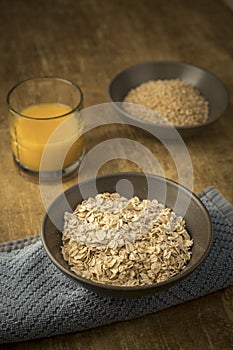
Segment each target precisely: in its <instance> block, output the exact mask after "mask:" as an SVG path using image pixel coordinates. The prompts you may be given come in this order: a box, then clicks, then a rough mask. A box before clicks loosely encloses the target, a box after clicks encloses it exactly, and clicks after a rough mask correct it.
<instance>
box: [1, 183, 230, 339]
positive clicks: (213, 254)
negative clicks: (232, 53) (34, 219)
mask: <svg viewBox="0 0 233 350" xmlns="http://www.w3.org/2000/svg"><path fill="white" fill-rule="evenodd" d="M199 197H200V198H201V200H202V202H203V203H204V204H205V205H206V207H207V209H208V210H209V213H210V216H211V218H212V223H213V227H214V240H213V245H212V247H211V249H210V252H209V254H208V256H207V258H206V259H205V261H204V262H203V263H202V264H201V266H199V267H198V268H197V269H196V270H195V271H194V272H193V273H192V274H191V275H190V276H189V277H188V278H186V279H185V280H183V281H182V282H180V283H179V284H177V285H176V286H173V287H171V288H170V289H167V290H165V291H162V292H159V293H157V294H154V295H151V296H144V297H140V298H138V297H137V298H113V297H103V296H99V295H97V294H95V293H94V292H91V291H88V290H86V289H84V288H82V287H81V286H79V285H78V284H77V283H76V282H74V281H72V280H71V279H69V278H67V277H66V276H65V275H63V274H62V272H60V270H58V269H57V268H56V267H55V266H54V265H53V264H52V263H51V261H50V260H49V258H48V257H47V256H46V254H45V251H44V248H43V246H42V243H41V240H40V237H39V236H34V237H31V238H27V239H24V240H19V241H15V242H9V243H2V244H0V293H1V298H0V343H6V342H14V341H19V340H28V339H32V338H41V337H48V336H54V335H58V334H64V333H68V332H77V331H82V330H86V329H90V328H93V327H97V326H102V325H106V324H109V323H112V322H116V321H123V320H129V319H133V318H136V317H139V316H143V315H147V314H149V313H152V312H156V311H159V310H162V309H165V308H168V307H171V306H173V305H177V304H179V303H182V302H185V301H188V300H192V299H194V298H197V297H199V296H203V295H205V294H208V293H211V292H214V291H216V290H218V289H221V288H224V287H227V286H229V285H231V284H233V269H232V267H233V207H232V206H231V204H230V203H228V202H227V201H226V200H225V199H224V198H223V197H222V195H221V194H220V193H218V191H217V190H216V189H215V188H213V187H209V188H207V189H206V190H205V191H203V192H202V193H201V194H200V195H199Z"/></svg>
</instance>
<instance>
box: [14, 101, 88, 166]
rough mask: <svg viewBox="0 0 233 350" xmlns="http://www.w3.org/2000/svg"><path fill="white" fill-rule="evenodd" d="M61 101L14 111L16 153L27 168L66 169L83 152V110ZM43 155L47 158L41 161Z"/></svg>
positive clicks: (15, 155) (18, 160)
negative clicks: (77, 109)
mask: <svg viewBox="0 0 233 350" xmlns="http://www.w3.org/2000/svg"><path fill="white" fill-rule="evenodd" d="M70 112H71V108H70V107H69V106H66V105H63V104H59V103H41V104H36V105H32V106H29V107H27V108H25V109H23V110H21V111H20V116H19V117H17V116H16V115H14V114H13V113H12V112H11V114H10V118H9V120H10V133H11V138H12V149H13V154H14V157H15V159H16V161H17V162H19V163H20V164H21V165H23V166H24V167H25V168H27V169H29V170H32V171H35V172H39V171H43V172H50V171H57V170H60V169H64V168H66V167H69V166H70V165H72V164H74V163H75V162H76V161H77V160H78V159H79V158H80V157H81V155H82V153H83V138H82V137H80V135H81V132H82V125H81V123H80V120H79V117H80V116H79V112H73V113H70ZM42 156H43V161H42V162H41V159H42Z"/></svg>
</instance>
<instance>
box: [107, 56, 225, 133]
mask: <svg viewBox="0 0 233 350" xmlns="http://www.w3.org/2000/svg"><path fill="white" fill-rule="evenodd" d="M158 79H161V80H163V79H180V80H183V81H185V82H187V83H190V84H191V85H192V86H193V87H195V88H197V89H198V90H199V91H200V92H201V94H202V95H203V96H204V97H205V98H206V100H207V101H208V102H209V117H208V120H207V122H206V123H203V124H200V125H194V126H183V127H176V129H177V130H178V131H179V133H180V134H181V135H182V136H183V135H189V134H192V133H193V132H197V131H199V130H200V129H201V128H203V127H205V126H207V125H209V124H210V123H213V122H214V121H216V120H217V119H218V118H219V117H220V116H221V115H222V114H223V112H224V110H225V109H226V107H227V105H228V93H227V91H226V88H225V87H224V86H223V84H222V82H221V81H220V80H219V79H218V78H217V77H216V76H215V75H213V74H212V73H209V72H207V71H206V70H204V69H202V68H199V67H196V66H193V65H191V64H187V63H182V62H176V61H171V62H170V61H161V62H160V61H158V62H147V63H142V64H138V65H135V66H132V67H129V68H126V69H125V70H123V71H121V72H120V73H118V74H117V75H116V76H115V77H114V78H113V79H112V80H111V82H110V85H109V90H108V93H109V97H110V100H111V101H112V102H114V103H115V102H123V100H124V98H125V97H126V95H127V93H128V92H129V91H130V90H131V89H134V88H135V87H137V86H138V85H140V84H142V83H143V82H146V81H148V80H158ZM114 105H115V107H116V108H117V110H118V111H119V112H120V114H121V116H122V117H123V119H124V120H125V121H126V122H133V124H134V125H136V126H138V127H142V128H143V129H144V128H145V126H147V127H148V128H146V129H147V130H148V131H153V128H158V125H156V124H154V123H148V122H145V121H142V120H139V119H138V118H135V117H133V116H131V115H129V114H127V113H125V112H124V111H123V110H122V108H119V104H118V105H117V104H114ZM159 129H161V132H162V131H163V130H164V129H165V130H166V126H159Z"/></svg>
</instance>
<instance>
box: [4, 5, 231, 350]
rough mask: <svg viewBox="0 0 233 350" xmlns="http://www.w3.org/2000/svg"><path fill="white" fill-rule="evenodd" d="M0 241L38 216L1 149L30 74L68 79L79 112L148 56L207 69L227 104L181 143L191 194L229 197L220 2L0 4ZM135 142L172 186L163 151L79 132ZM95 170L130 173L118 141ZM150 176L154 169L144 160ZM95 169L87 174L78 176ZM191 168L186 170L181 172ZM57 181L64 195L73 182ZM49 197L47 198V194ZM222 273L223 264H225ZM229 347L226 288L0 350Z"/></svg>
mask: <svg viewBox="0 0 233 350" xmlns="http://www.w3.org/2000/svg"><path fill="white" fill-rule="evenodd" d="M0 30H1V36H0V77H1V80H0V81H1V83H0V164H1V172H0V199H1V202H0V211H1V220H0V232H1V236H0V240H1V241H2V242H3V241H8V240H13V239H17V238H21V237H26V236H30V235H34V234H37V233H38V232H39V231H40V224H41V221H42V218H43V215H44V213H45V207H44V204H43V201H42V199H41V193H40V186H39V185H38V184H36V183H33V182H30V181H27V180H25V178H23V177H22V176H21V175H20V174H19V171H18V169H17V168H16V167H15V165H14V163H13V160H12V155H11V147H10V136H9V130H8V120H7V107H6V95H7V92H8V91H9V89H10V88H11V87H12V85H14V84H15V83H17V82H19V81H21V80H23V79H27V78H29V77H33V76H40V75H55V76H61V77H64V78H67V79H71V80H73V81H74V82H75V83H76V84H78V85H79V86H80V87H81V88H82V90H83V92H84V104H85V107H90V106H92V105H96V104H100V103H103V102H108V101H109V100H108V94H107V90H108V85H109V82H110V80H111V79H112V77H113V76H114V75H115V74H116V73H118V72H119V71H120V70H122V69H124V68H126V67H128V66H130V65H133V64H137V63H142V62H145V61H152V60H178V61H182V62H187V63H191V64H194V65H197V66H200V67H202V68H204V69H207V70H209V71H210V72H212V73H214V74H215V75H216V76H218V78H220V79H221V80H222V81H223V83H224V85H225V86H226V88H227V90H228V92H229V96H230V105H229V107H228V108H227V110H226V111H225V112H224V115H223V116H222V117H221V118H220V119H219V121H217V122H216V123H215V124H213V125H211V126H209V127H208V128H206V130H205V131H203V132H202V133H200V134H195V135H192V136H189V137H187V138H185V144H186V146H187V149H188V151H189V153H190V157H191V160H192V166H193V175H194V182H193V190H194V192H195V193H198V192H199V191H201V190H202V189H204V188H205V187H207V186H209V185H214V186H215V187H216V188H217V189H218V190H219V191H220V192H221V193H222V194H223V195H224V196H225V197H226V199H228V200H229V201H230V202H232V200H233V177H232V170H233V166H232V164H233V162H232V161H233V155H232V148H233V147H232V146H233V123H232V114H233V109H232V105H231V103H232V93H233V64H232V63H233V60H232V57H233V41H232V30H233V12H232V11H231V10H230V8H229V7H228V6H227V5H226V4H225V2H224V1H221V0H196V1H191V0H188V1H187V0H173V1H169V2H165V1H162V0H145V1H137V0H136V1H133V0H132V1H131V0H117V1H107V0H105V1H104V0H79V1H75V0H56V1H52V0H38V1H31V0H30V1H29V0H13V1H9V0H0ZM118 137H121V138H124V139H130V140H136V141H137V142H138V143H140V144H142V145H143V146H145V147H146V148H147V149H148V150H150V151H151V152H152V154H153V155H154V157H155V158H156V160H157V161H158V162H159V164H160V166H161V167H162V169H163V172H164V174H165V176H167V177H169V178H171V179H174V180H177V171H176V168H175V164H174V161H173V159H172V157H171V155H170V154H169V152H168V151H167V149H166V148H165V147H164V146H163V145H161V144H160V143H159V142H158V141H156V140H155V139H154V138H153V137H152V136H149V135H148V134H146V133H145V132H142V131H140V130H138V129H135V128H133V127H130V126H126V125H118V126H117V125H108V126H103V127H100V128H97V129H95V130H91V131H89V132H88V133H87V134H86V135H85V142H86V148H87V152H88V151H90V150H91V149H93V147H95V146H96V145H98V144H100V143H102V142H104V141H106V140H110V139H114V138H118ZM118 151H119V153H117V154H123V155H125V158H126V159H122V158H124V157H122V158H121V159H119V158H118V159H117V157H116V159H113V160H111V161H109V162H107V163H106V164H104V165H103V166H102V167H101V168H100V169H99V170H98V174H106V173H113V172H118V171H140V170H141V169H140V164H141V163H140V157H139V160H138V163H134V162H132V161H131V160H130V159H129V158H128V153H127V152H126V150H125V149H124V145H122V146H121V145H119V150H118ZM145 162H146V164H147V166H148V169H150V171H151V172H152V173H158V167H157V165H156V164H155V163H151V162H150V160H149V159H148V160H147V159H145ZM93 171H96V169H90V168H87V169H86V171H85V172H84V174H83V179H85V178H89V177H91V176H92V174H93ZM190 171H191V169H187V176H188V175H189V172H190ZM76 181H77V179H76V178H74V179H73V180H70V181H68V182H66V183H64V185H63V188H64V189H66V188H68V187H70V186H71V185H73V184H74V183H76ZM52 197H53V195H52V194H51V198H52ZM229 268H232V266H229ZM232 348H233V287H229V288H226V289H225V290H221V291H219V292H217V293H213V294H210V295H208V296H205V297H202V298H199V299H196V300H194V301H192V302H188V303H184V304H181V305H179V306H176V307H173V308H170V309H168V310H164V311H162V312H159V313H156V314H153V315H150V316H147V317H143V318H139V319H136V320H133V321H127V322H121V323H115V324H112V325H109V326H106V327H101V328H98V329H93V330H90V331H87V332H81V333H77V334H70V335H64V336H58V337H53V338H49V339H40V340H32V341H29V342H22V343H15V344H6V345H2V346H0V349H4V350H6V349H9V350H13V349H20V350H24V349H25V350H28V349H30V350H36V349H40V350H43V349H49V350H61V349H69V350H72V349H76V350H79V349H88V350H89V349H90V350H117V349H120V350H131V349H132V350H138V349H140V350H141V349H142V350H151V349H156V350H157V349H158V350H202V349H203V350H204V349H205V350H230V349H232Z"/></svg>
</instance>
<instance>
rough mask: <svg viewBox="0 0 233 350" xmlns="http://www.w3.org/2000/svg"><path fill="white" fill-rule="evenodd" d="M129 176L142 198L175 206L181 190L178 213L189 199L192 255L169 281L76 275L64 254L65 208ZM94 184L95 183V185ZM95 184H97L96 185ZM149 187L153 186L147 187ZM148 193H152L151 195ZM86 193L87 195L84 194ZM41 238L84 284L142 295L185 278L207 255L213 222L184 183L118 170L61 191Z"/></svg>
mask: <svg viewBox="0 0 233 350" xmlns="http://www.w3.org/2000/svg"><path fill="white" fill-rule="evenodd" d="M122 179H124V180H128V181H130V182H131V184H132V185H133V188H134V193H133V195H137V196H138V197H139V198H141V199H142V198H149V199H153V198H156V199H157V200H158V201H159V202H161V203H163V204H165V205H166V206H168V207H170V208H173V207H174V204H175V202H176V200H177V193H178V192H179V200H177V203H176V205H177V206H176V213H177V214H180V213H182V212H183V211H182V210H183V207H184V203H186V202H187V200H190V202H189V205H188V208H187V212H186V214H185V216H184V218H185V221H186V228H187V230H188V231H189V234H190V235H191V236H192V238H193V240H194V245H193V247H192V257H191V260H190V261H189V263H188V265H187V267H186V268H185V269H184V270H183V271H182V272H180V273H179V274H177V275H176V276H174V277H172V278H170V279H169V280H167V281H164V282H160V283H156V284H151V285H147V286H136V287H123V286H111V285H106V284H102V283H97V282H93V281H91V280H87V279H85V278H82V277H79V276H77V275H76V274H75V273H74V272H72V271H71V270H70V267H69V265H68V263H67V262H66V261H65V260H64V259H63V257H62V254H61V245H62V240H61V236H62V234H61V230H62V228H63V215H64V212H65V211H67V210H69V211H70V209H71V208H72V210H74V209H75V207H76V206H77V204H78V203H80V202H81V201H82V200H83V199H87V198H89V197H90V196H94V195H96V189H97V192H98V193H102V192H106V191H107V192H115V191H116V185H117V183H119V181H120V180H122ZM93 185H94V186H93ZM164 185H165V186H166V196H165V197H164ZM95 186H96V187H95ZM148 188H149V189H150V190H149V191H148ZM148 193H149V196H148ZM83 194H84V195H83ZM121 194H122V195H125V196H126V197H127V190H124V188H123V190H122V191H121ZM41 236H42V241H43V244H44V248H45V250H46V252H47V254H48V256H49V258H50V259H51V260H52V262H53V263H54V264H55V265H56V266H57V267H58V268H59V269H60V270H61V271H62V272H63V273H65V274H66V275H67V276H69V277H71V278H73V279H74V280H75V281H77V282H78V283H80V284H81V285H82V286H83V287H85V288H88V289H90V290H93V291H95V292H97V293H99V294H103V295H110V296H120V297H124V296H142V295H146V294H152V293H156V292H158V291H161V290H163V289H166V288H169V287H171V286H172V285H174V284H177V283H178V282H180V281H181V280H182V279H184V278H186V277H187V276H188V275H189V274H190V273H191V272H192V271H193V270H195V269H196V268H197V267H198V266H199V265H200V264H201V262H202V261H203V259H204V258H205V257H206V255H207V253H208V251H209V248H210V245H211V242H212V225H211V220H210V217H209V214H208V212H207V210H206V208H205V207H204V205H203V204H202V202H201V201H200V200H199V198H198V197H197V196H195V195H194V194H193V193H192V192H190V191H189V190H187V189H186V188H184V187H183V186H181V185H179V184H177V183H175V182H173V181H171V180H168V179H164V178H162V177H159V176H155V175H146V176H145V175H144V174H142V173H118V174H113V175H106V176H102V177H97V178H96V179H92V180H88V181H86V182H83V183H80V184H79V185H75V186H73V187H71V188H70V189H68V190H67V191H66V192H65V193H64V194H62V195H60V196H59V197H58V198H57V199H56V200H55V201H54V202H53V203H52V205H51V206H50V208H49V209H48V211H47V214H46V215H45V217H44V220H43V223H42V229H41Z"/></svg>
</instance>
